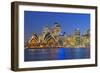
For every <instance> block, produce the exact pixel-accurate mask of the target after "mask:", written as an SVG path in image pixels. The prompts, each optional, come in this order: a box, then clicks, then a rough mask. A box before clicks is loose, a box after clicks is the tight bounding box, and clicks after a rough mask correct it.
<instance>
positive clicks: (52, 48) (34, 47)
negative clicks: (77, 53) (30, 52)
mask: <svg viewBox="0 0 100 73" xmlns="http://www.w3.org/2000/svg"><path fill="white" fill-rule="evenodd" d="M49 48H51V49H57V48H66V49H67V48H70V49H75V48H84V49H89V48H90V47H34V48H25V49H49Z"/></svg>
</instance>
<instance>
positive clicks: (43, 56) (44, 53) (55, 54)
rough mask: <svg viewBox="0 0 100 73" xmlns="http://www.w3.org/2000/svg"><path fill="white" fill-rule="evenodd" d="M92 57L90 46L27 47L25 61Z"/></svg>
mask: <svg viewBox="0 0 100 73" xmlns="http://www.w3.org/2000/svg"><path fill="white" fill-rule="evenodd" d="M84 58H90V49H89V48H55V49H54V48H53V49H50V48H49V49H25V50H24V61H42V60H64V59H84Z"/></svg>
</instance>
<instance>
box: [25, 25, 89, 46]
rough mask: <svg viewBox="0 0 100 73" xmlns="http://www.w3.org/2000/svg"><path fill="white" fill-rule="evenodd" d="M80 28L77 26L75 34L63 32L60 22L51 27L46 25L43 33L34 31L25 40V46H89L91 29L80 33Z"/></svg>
mask: <svg viewBox="0 0 100 73" xmlns="http://www.w3.org/2000/svg"><path fill="white" fill-rule="evenodd" d="M80 33H81V32H80V29H79V28H76V29H75V30H74V31H73V34H71V35H68V34H67V33H66V32H62V33H61V26H60V24H58V23H54V25H53V26H52V27H51V28H50V27H48V26H45V27H44V28H43V29H42V32H41V34H38V33H36V32H33V34H32V36H31V38H30V39H29V40H26V41H25V44H24V46H25V48H60V47H64V48H80V47H82V48H89V47H90V30H89V29H87V30H86V32H84V34H80Z"/></svg>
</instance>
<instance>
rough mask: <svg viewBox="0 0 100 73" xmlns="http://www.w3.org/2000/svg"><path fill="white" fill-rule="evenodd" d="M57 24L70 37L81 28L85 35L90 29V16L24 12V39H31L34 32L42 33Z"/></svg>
mask: <svg viewBox="0 0 100 73" xmlns="http://www.w3.org/2000/svg"><path fill="white" fill-rule="evenodd" d="M55 22H57V23H59V24H60V25H61V32H66V33H67V34H68V35H70V34H72V33H73V32H74V30H75V29H76V28H79V29H80V32H81V34H83V33H84V32H85V31H86V30H87V29H89V28H90V14H83V13H82V14H79V13H60V12H36V11H24V39H25V40H27V39H29V38H30V37H31V36H32V33H33V32H35V33H38V34H39V33H41V31H42V29H43V27H44V26H46V25H48V26H49V28H50V27H52V26H53V25H54V23H55Z"/></svg>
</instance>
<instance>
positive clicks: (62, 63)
mask: <svg viewBox="0 0 100 73" xmlns="http://www.w3.org/2000/svg"><path fill="white" fill-rule="evenodd" d="M18 8H19V12H18V13H19V15H18V16H19V18H18V19H19V20H18V21H19V23H18V26H19V27H18V28H19V34H18V35H19V42H18V44H19V51H18V52H19V55H18V58H19V59H18V60H19V61H18V62H19V68H35V67H51V66H65V65H66V66H71V65H84V64H95V22H96V21H95V10H94V9H81V8H67V7H66V8H63V7H48V6H31V5H30V6H28V5H25V6H24V5H19V6H18ZM25 10H27V11H48V12H65V13H66V12H69V13H83V14H87V13H88V14H90V16H91V18H90V34H91V37H90V40H91V41H90V45H91V50H90V59H79V60H76V59H75V60H55V61H36V62H34V61H33V62H24V11H25Z"/></svg>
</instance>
